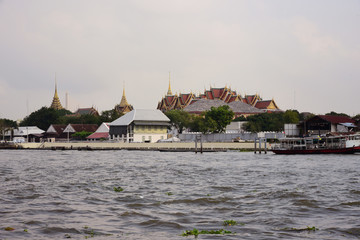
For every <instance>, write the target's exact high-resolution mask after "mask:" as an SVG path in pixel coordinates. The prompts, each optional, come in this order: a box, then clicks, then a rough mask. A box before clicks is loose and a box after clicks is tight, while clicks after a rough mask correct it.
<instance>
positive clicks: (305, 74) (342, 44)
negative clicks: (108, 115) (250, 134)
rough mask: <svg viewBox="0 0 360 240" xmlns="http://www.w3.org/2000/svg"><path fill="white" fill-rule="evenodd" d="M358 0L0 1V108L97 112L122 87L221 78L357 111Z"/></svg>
mask: <svg viewBox="0 0 360 240" xmlns="http://www.w3.org/2000/svg"><path fill="white" fill-rule="evenodd" d="M359 23H360V1H358V0H347V1H339V0H317V1H311V0H292V1H288V0H272V1H267V0H197V1H190V0H122V1H115V0H114V1H113V0H107V1H99V0H97V1H95V0H77V1H71V0H61V1H60V0H53V1H46V0H30V1H29V0H11V1H10V0H0V32H1V38H0V118H9V119H13V120H18V119H22V118H24V117H25V116H26V115H27V114H30V113H31V112H33V111H35V110H38V109H40V108H41V107H43V106H47V107H49V106H50V104H51V101H52V98H53V95H54V88H55V72H56V79H57V86H58V95H59V97H60V100H61V104H62V105H63V106H64V107H65V103H66V101H65V95H66V93H68V95H69V109H70V110H71V111H75V110H76V109H77V108H78V107H81V108H85V107H91V106H94V107H95V108H96V109H98V110H99V111H100V112H101V111H104V110H109V109H112V108H113V107H114V106H115V105H116V104H118V103H120V100H121V97H122V92H123V86H124V84H125V89H126V97H127V100H128V102H129V103H130V104H132V105H133V106H134V108H138V109H140V108H141V109H155V108H156V107H157V104H158V101H160V100H161V98H162V97H163V96H164V95H165V94H166V92H167V90H168V83H169V72H171V87H172V92H173V93H180V92H181V93H187V92H190V91H192V92H193V93H196V94H198V93H200V92H203V91H204V89H209V88H210V86H212V87H224V86H230V87H231V88H232V89H233V90H235V91H237V92H238V93H239V94H241V95H245V94H255V93H258V94H260V95H261V97H262V98H263V99H272V98H274V100H275V102H276V103H277V105H278V106H279V107H280V108H281V109H283V110H287V109H294V108H295V109H297V110H299V111H300V112H303V111H306V112H312V113H315V114H325V113H327V112H330V111H336V112H344V113H347V114H349V115H355V114H359V113H360V107H359V102H360V94H359V89H360V30H359Z"/></svg>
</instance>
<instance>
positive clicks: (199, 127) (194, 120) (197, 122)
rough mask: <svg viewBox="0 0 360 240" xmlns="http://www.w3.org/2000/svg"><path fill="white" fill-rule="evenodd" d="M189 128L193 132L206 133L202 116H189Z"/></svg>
mask: <svg viewBox="0 0 360 240" xmlns="http://www.w3.org/2000/svg"><path fill="white" fill-rule="evenodd" d="M189 128H190V130H191V131H193V132H203V133H206V132H207V128H206V126H205V119H204V115H203V114H202V115H195V114H193V115H191V118H190V123H189Z"/></svg>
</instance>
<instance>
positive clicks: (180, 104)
mask: <svg viewBox="0 0 360 240" xmlns="http://www.w3.org/2000/svg"><path fill="white" fill-rule="evenodd" d="M201 99H206V100H220V101H222V102H224V104H229V103H232V102H243V103H246V104H248V105H250V106H251V107H254V108H256V109H261V110H265V111H278V110H280V109H279V108H278V106H277V105H276V103H275V101H274V99H272V100H263V99H262V98H261V97H260V96H259V95H258V94H255V95H245V96H244V97H242V96H241V95H240V94H237V93H236V91H233V90H231V88H229V87H226V86H225V87H224V88H212V87H210V89H209V90H206V89H205V91H204V93H202V94H198V95H195V94H193V93H185V94H182V93H180V94H179V95H178V94H172V91H171V85H170V80H169V89H168V91H167V94H166V95H165V96H164V97H163V98H162V99H161V101H160V102H159V103H158V106H157V109H159V110H161V111H162V112H166V111H169V110H172V109H184V108H186V107H187V106H189V105H191V104H193V103H195V102H197V101H199V100H201ZM209 104H211V103H209Z"/></svg>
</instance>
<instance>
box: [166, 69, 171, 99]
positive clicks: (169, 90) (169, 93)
mask: <svg viewBox="0 0 360 240" xmlns="http://www.w3.org/2000/svg"><path fill="white" fill-rule="evenodd" d="M166 95H168V96H171V95H172V92H171V84H170V72H169V89H168V91H167V94H166Z"/></svg>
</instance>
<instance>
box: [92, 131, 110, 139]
mask: <svg viewBox="0 0 360 240" xmlns="http://www.w3.org/2000/svg"><path fill="white" fill-rule="evenodd" d="M108 137H109V133H108V132H96V133H93V134H91V135H89V136H88V137H87V139H101V138H108Z"/></svg>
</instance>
